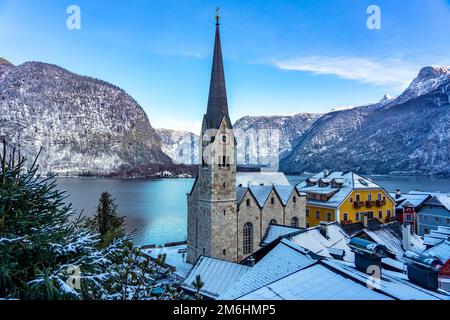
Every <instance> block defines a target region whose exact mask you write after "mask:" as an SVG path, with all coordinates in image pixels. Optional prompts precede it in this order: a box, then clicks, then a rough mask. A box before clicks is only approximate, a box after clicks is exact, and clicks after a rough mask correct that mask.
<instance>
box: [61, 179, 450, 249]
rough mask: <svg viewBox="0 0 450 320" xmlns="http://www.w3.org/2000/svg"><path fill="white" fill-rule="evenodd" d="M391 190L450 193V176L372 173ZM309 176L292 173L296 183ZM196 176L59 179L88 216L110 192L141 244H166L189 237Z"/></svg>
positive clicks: (75, 205)
mask: <svg viewBox="0 0 450 320" xmlns="http://www.w3.org/2000/svg"><path fill="white" fill-rule="evenodd" d="M370 178H371V179H372V180H374V181H375V182H376V183H378V184H380V185H382V186H383V187H384V188H385V189H386V190H388V191H389V192H395V190H396V189H401V190H402V192H407V191H415V190H422V191H441V192H450V179H440V178H434V177H411V176H371V177H370ZM304 179H305V177H300V176H290V177H289V180H290V182H291V183H292V184H295V183H297V182H300V181H302V180H304ZM193 183H194V179H173V180H170V179H169V180H144V179H142V180H141V179H137V180H131V179H130V180H120V179H99V178H59V179H58V188H59V189H60V190H66V191H67V192H68V193H69V195H70V196H69V198H68V202H69V203H72V204H73V208H74V209H75V210H77V211H78V212H80V211H81V210H84V212H85V214H86V215H93V214H94V213H95V210H96V207H97V204H98V199H99V197H100V194H101V193H102V192H104V191H108V192H109V193H111V194H112V196H113V197H114V198H115V199H116V202H117V204H118V205H119V208H118V212H119V214H120V215H122V216H126V223H127V229H128V231H130V232H132V231H134V230H136V232H135V233H134V237H135V243H136V244H137V245H149V244H157V245H161V244H165V243H168V242H176V241H185V240H186V228H187V226H186V223H187V221H186V213H187V199H186V193H188V192H189V191H190V190H191V188H192V184H193Z"/></svg>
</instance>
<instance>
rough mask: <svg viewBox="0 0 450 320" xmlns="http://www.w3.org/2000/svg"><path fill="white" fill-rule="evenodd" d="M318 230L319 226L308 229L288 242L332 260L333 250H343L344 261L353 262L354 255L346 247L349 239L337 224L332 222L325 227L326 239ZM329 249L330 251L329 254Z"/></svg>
mask: <svg viewBox="0 0 450 320" xmlns="http://www.w3.org/2000/svg"><path fill="white" fill-rule="evenodd" d="M320 228H321V227H320V226H317V227H313V228H309V229H307V230H305V231H303V232H300V233H298V234H296V235H293V236H292V237H291V238H290V239H289V240H291V241H292V242H293V243H295V244H297V245H299V246H300V247H302V248H305V249H306V250H308V251H311V252H313V253H315V254H317V255H319V256H322V257H327V258H332V254H333V253H334V251H333V249H334V250H343V251H344V252H345V256H344V260H345V261H350V262H353V261H355V255H354V253H353V252H352V251H351V249H350V247H349V246H348V242H349V241H350V238H349V237H348V236H347V234H346V233H345V231H344V230H343V229H342V227H341V226H340V224H339V223H337V222H332V223H329V224H328V225H327V228H328V238H326V237H324V236H323V235H322V233H321V232H320ZM329 249H331V252H330V250H329Z"/></svg>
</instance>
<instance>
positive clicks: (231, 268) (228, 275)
mask: <svg viewBox="0 0 450 320" xmlns="http://www.w3.org/2000/svg"><path fill="white" fill-rule="evenodd" d="M249 269H250V267H248V266H244V265H241V264H237V263H232V262H229V261H224V260H219V259H214V258H210V257H200V258H199V260H198V261H197V263H196V264H195V266H194V267H193V268H192V269H191V271H190V272H189V274H188V275H187V277H186V279H185V280H184V281H183V283H182V284H181V287H182V288H183V289H185V290H188V291H191V292H197V289H196V288H195V287H194V286H193V284H192V283H193V282H194V281H195V279H196V277H197V275H200V278H201V280H202V282H203V283H204V284H203V287H202V288H201V290H200V294H202V295H203V296H206V297H209V298H212V299H215V298H217V297H218V296H219V295H220V294H221V293H223V292H225V291H226V290H227V289H228V287H229V286H230V285H231V284H233V283H235V282H236V281H237V280H238V279H239V278H240V277H241V276H242V275H244V274H245V273H246V272H247V271H248V270H249Z"/></svg>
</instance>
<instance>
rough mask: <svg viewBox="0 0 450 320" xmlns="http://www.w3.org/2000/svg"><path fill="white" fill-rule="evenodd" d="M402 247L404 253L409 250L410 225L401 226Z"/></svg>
mask: <svg viewBox="0 0 450 320" xmlns="http://www.w3.org/2000/svg"><path fill="white" fill-rule="evenodd" d="M402 246H403V250H405V251H410V250H411V225H409V224H404V225H402Z"/></svg>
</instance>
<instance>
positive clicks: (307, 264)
mask: <svg viewBox="0 0 450 320" xmlns="http://www.w3.org/2000/svg"><path fill="white" fill-rule="evenodd" d="M368 283H374V282H373V279H372V277H371V276H370V275H368V274H366V273H363V272H360V271H358V270H357V269H356V267H355V265H354V263H351V262H346V261H339V260H335V259H328V258H324V259H320V260H314V259H312V258H310V257H309V256H308V255H307V254H306V251H304V250H301V248H300V247H299V246H297V245H296V244H294V243H292V242H291V241H289V240H287V239H283V240H282V241H281V242H280V243H279V244H278V245H277V246H276V247H275V248H274V249H272V250H271V251H270V252H269V253H267V255H266V256H265V257H264V258H263V259H262V260H261V261H260V262H258V263H257V264H256V265H255V266H254V267H253V268H251V269H250V270H249V271H248V272H247V273H246V274H244V275H243V276H242V277H241V278H240V279H239V280H238V281H237V282H236V283H235V284H234V285H232V286H230V288H229V289H228V290H227V291H226V292H225V293H224V294H223V295H221V296H220V297H219V299H225V300H228V299H229V300H231V299H239V300H360V299H363V300H385V299H387V300H392V299H397V300H439V299H444V300H448V299H449V298H450V296H448V295H445V294H443V293H442V294H441V293H440V292H436V291H430V290H426V289H424V288H421V287H419V286H417V285H415V284H413V283H411V282H410V281H409V280H408V277H407V275H405V274H404V273H402V272H394V271H389V270H383V272H382V279H381V282H380V283H379V284H375V283H374V284H375V285H379V287H377V288H376V289H375V290H371V289H369V288H368V286H367V284H368Z"/></svg>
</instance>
